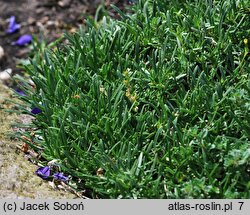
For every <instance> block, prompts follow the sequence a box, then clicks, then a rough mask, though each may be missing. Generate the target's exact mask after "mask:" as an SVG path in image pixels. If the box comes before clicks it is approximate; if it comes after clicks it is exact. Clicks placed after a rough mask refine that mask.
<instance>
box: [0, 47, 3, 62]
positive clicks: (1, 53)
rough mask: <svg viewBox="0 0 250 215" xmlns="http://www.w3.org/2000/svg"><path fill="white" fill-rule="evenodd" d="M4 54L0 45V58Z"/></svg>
mask: <svg viewBox="0 0 250 215" xmlns="http://www.w3.org/2000/svg"><path fill="white" fill-rule="evenodd" d="M3 56H4V50H3V47H2V46H0V60H1V59H2V58H3Z"/></svg>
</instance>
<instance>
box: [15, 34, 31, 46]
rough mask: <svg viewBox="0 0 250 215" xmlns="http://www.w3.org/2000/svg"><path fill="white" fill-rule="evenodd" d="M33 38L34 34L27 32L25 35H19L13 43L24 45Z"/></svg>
mask: <svg viewBox="0 0 250 215" xmlns="http://www.w3.org/2000/svg"><path fill="white" fill-rule="evenodd" d="M31 40H32V36H31V35H29V34H25V35H23V36H21V37H19V39H18V40H17V41H16V42H14V43H13V44H14V45H19V46H24V45H26V44H28V43H30V42H31Z"/></svg>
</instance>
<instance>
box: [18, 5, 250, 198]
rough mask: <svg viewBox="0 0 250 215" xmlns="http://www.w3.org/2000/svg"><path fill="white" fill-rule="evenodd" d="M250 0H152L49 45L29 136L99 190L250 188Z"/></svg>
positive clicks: (223, 194) (138, 194) (185, 192)
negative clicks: (55, 44) (37, 112)
mask: <svg viewBox="0 0 250 215" xmlns="http://www.w3.org/2000/svg"><path fill="white" fill-rule="evenodd" d="M248 3H249V1H248V0H242V1H236V0H224V1H209V0H206V1H204V0H197V1H189V0H187V1H162V0H148V1H145V0H141V1H139V2H138V4H136V5H135V6H134V7H133V9H132V13H131V14H125V13H123V12H121V11H120V10H119V9H118V8H116V7H114V9H115V10H116V11H117V12H118V13H119V14H120V16H121V19H120V20H113V19H111V18H109V17H103V18H102V19H101V20H100V21H99V22H96V21H92V20H88V22H87V25H86V26H85V27H83V28H82V29H80V30H79V31H78V32H77V33H75V34H73V35H72V34H66V35H65V39H66V40H67V43H66V44H58V45H57V46H56V47H54V48H53V47H52V48H45V49H44V48H43V49H42V50H40V51H38V54H37V55H36V57H34V58H33V60H32V61H31V63H30V64H28V65H26V66H25V69H26V71H27V72H28V74H29V75H30V77H31V79H32V80H33V82H34V83H35V86H36V87H35V89H34V88H32V87H30V85H29V84H28V83H25V81H24V80H23V79H22V78H20V77H19V80H22V81H23V83H22V90H23V91H24V92H25V93H26V96H21V97H20V99H21V100H22V101H23V102H24V104H22V107H21V110H23V112H25V113H30V112H29V110H27V107H30V108H33V107H37V108H39V109H41V111H42V112H41V113H39V114H36V115H34V114H32V115H33V116H35V120H34V121H33V123H32V124H31V125H30V127H31V128H36V130H35V134H36V135H37V136H38V135H39V138H35V139H34V143H33V144H31V143H29V144H30V145H31V147H33V148H34V149H36V150H37V151H39V152H40V153H41V154H42V157H43V158H44V159H46V160H48V161H50V160H52V159H57V160H58V161H59V163H60V165H61V168H62V169H63V171H64V172H65V173H66V174H69V175H71V176H72V179H73V181H75V182H76V183H77V187H78V189H88V190H90V191H91V195H92V197H93V198H95V197H97V196H98V197H99V198H249V197H250V192H249V190H250V189H249V188H250V180H249V179H250V175H249V171H250V167H249V160H250V147H249V137H250V117H249V111H250V97H249V95H250V81H249V74H250V67H249V59H250V58H249V42H248V40H249V39H250V36H249V35H250V27H249V21H250V20H249V4H248ZM30 114H31V113H30ZM26 135H28V133H27V134H26Z"/></svg>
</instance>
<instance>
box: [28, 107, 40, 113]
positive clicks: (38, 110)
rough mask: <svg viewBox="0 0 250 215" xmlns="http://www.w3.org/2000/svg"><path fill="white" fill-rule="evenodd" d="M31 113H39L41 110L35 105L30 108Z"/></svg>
mask: <svg viewBox="0 0 250 215" xmlns="http://www.w3.org/2000/svg"><path fill="white" fill-rule="evenodd" d="M31 113H33V114H39V113H42V110H41V109H40V108H38V107H35V108H33V109H32V110H31Z"/></svg>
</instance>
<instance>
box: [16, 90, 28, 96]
mask: <svg viewBox="0 0 250 215" xmlns="http://www.w3.org/2000/svg"><path fill="white" fill-rule="evenodd" d="M16 92H17V93H18V94H19V95H20V96H26V94H25V93H24V92H23V91H22V90H20V89H16Z"/></svg>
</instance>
